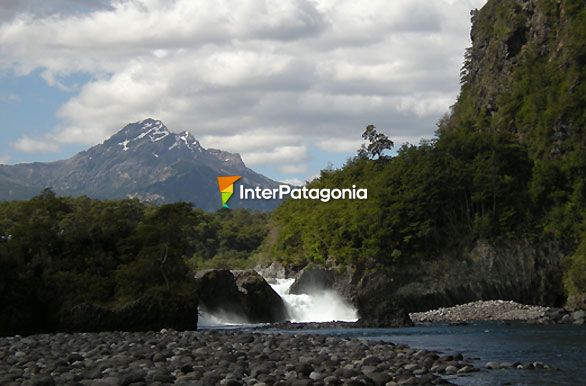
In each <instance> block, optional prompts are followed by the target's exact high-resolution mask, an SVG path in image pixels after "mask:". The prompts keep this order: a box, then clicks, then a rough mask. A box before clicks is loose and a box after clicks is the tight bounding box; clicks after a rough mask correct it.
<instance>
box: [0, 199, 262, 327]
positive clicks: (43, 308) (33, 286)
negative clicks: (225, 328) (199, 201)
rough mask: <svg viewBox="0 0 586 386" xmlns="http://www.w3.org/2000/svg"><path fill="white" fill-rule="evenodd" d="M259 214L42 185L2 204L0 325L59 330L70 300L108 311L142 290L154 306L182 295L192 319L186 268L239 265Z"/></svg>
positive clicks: (255, 236) (256, 232)
mask: <svg viewBox="0 0 586 386" xmlns="http://www.w3.org/2000/svg"><path fill="white" fill-rule="evenodd" d="M265 217H266V214H262V213H256V214H254V213H251V212H248V211H244V210H232V211H230V210H220V211H218V212H216V213H214V214H210V213H207V212H204V211H203V210H201V209H195V208H193V207H192V206H191V204H187V203H177V204H168V205H162V206H153V205H147V204H143V203H140V202H139V201H138V200H122V201H98V200H91V199H89V198H87V197H81V198H61V197H56V196H55V194H54V193H53V192H52V191H50V190H46V191H44V192H43V194H41V195H40V196H37V197H35V198H33V199H32V200H30V201H21V202H2V203H0V233H2V235H3V238H2V242H0V305H1V308H2V312H1V315H2V317H0V333H2V334H5V333H10V332H11V331H16V332H21V333H22V332H27V331H52V330H54V329H67V328H70V327H69V326H70V323H72V322H73V321H72V320H68V319H71V313H72V310H75V307H79V306H80V305H84V304H85V305H91V306H92V307H94V306H99V307H105V308H107V309H118V308H120V307H124V306H125V305H128V304H132V303H133V302H134V301H136V300H138V299H142V298H144V297H145V296H148V297H150V299H151V300H152V301H153V302H155V303H156V304H157V305H160V304H167V303H168V302H172V301H179V300H178V299H180V300H181V299H183V300H184V301H185V302H186V304H189V305H191V306H192V307H191V308H186V309H185V310H184V312H189V313H191V314H192V317H191V318H190V319H189V322H190V323H193V317H194V315H193V313H194V312H195V311H194V310H195V308H194V306H193V304H195V305H197V295H196V294H195V293H194V281H193V271H194V270H195V269H197V268H203V267H206V266H207V265H206V264H214V265H216V266H231V267H237V266H238V265H239V264H241V262H242V261H243V260H242V259H244V258H246V257H248V256H250V254H251V253H252V252H253V251H254V250H255V249H256V248H257V247H258V245H259V244H260V243H261V241H262V240H263V238H264V237H265V235H266V233H267V230H266V219H265ZM179 306H181V304H179ZM149 307H151V306H150V305H149ZM151 311H152V310H151ZM153 317H155V316H153ZM132 322H133V321H132V320H129V323H132ZM170 325H172V324H170ZM117 327H118V328H121V327H122V326H117ZM146 327H150V326H146ZM189 327H190V328H193V327H194V326H193V325H190V326H189ZM71 328H74V327H71ZM83 328H84V329H87V328H89V327H87V324H85V325H84V327H83ZM126 328H128V329H132V328H133V326H131V325H128V326H126ZM138 328H139V329H140V328H145V327H142V326H141V327H138ZM150 328H152V327H150Z"/></svg>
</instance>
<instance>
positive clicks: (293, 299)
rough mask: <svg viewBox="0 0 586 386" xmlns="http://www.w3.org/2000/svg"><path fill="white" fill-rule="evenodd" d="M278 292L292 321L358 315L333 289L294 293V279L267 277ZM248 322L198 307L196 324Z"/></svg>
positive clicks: (352, 318)
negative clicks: (290, 289) (291, 289)
mask: <svg viewBox="0 0 586 386" xmlns="http://www.w3.org/2000/svg"><path fill="white" fill-rule="evenodd" d="M266 280H267V282H268V283H269V285H270V286H271V287H272V288H273V290H274V291H275V292H276V293H277V294H279V296H280V297H281V298H282V299H283V302H284V303H285V307H287V311H288V312H289V316H290V317H291V322H299V323H308V322H332V321H340V322H355V321H357V320H358V314H357V312H356V310H355V309H354V307H353V306H352V305H351V304H350V303H348V302H347V301H346V300H345V299H343V298H342V297H341V296H340V295H338V293H336V292H335V291H332V290H320V291H315V292H314V293H310V294H301V295H294V294H290V293H289V288H290V287H291V285H292V284H293V283H294V282H295V279H266ZM246 324H249V322H248V321H246V320H245V319H244V318H242V317H241V316H238V315H234V314H233V313H230V312H226V311H220V312H216V313H214V314H211V313H208V312H205V311H204V310H199V318H198V323H197V325H198V327H204V328H206V327H212V328H214V327H220V326H238V325H246Z"/></svg>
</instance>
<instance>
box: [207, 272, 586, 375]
mask: <svg viewBox="0 0 586 386" xmlns="http://www.w3.org/2000/svg"><path fill="white" fill-rule="evenodd" d="M293 282H294V279H276V280H271V281H269V283H271V286H272V287H273V289H274V290H275V292H277V293H278V294H279V295H280V296H281V297H282V298H283V301H284V302H285V305H286V307H287V310H288V311H289V314H290V316H291V319H292V320H291V321H294V322H328V321H334V320H337V321H356V320H357V318H358V317H357V313H356V310H355V309H354V308H353V307H352V305H351V304H349V303H348V302H346V301H345V300H344V299H343V298H342V297H341V296H339V295H338V294H337V293H335V292H333V291H320V292H316V293H311V294H304V295H294V294H290V293H289V288H290V287H291V285H292V284H293ZM198 326H199V327H212V328H218V327H222V328H227V327H228V328H240V329H244V330H248V329H250V328H251V327H254V326H250V325H247V324H246V321H245V320H243V319H242V318H241V317H237V316H235V315H230V314H228V313H223V314H218V315H206V314H203V315H200V322H199V323H198ZM262 331H263V332H269V333H270V332H280V333H296V334H299V333H302V334H304V333H307V334H324V335H332V336H339V337H352V338H363V339H373V340H383V341H391V342H394V343H405V344H408V345H410V346H411V347H414V348H422V349H428V350H436V351H440V352H442V353H455V352H459V353H462V354H463V355H464V356H466V357H468V358H473V359H474V365H475V366H476V367H478V368H480V369H481V371H480V372H477V373H471V374H467V375H463V376H457V377H456V376H454V377H452V378H450V381H451V382H453V383H455V384H458V385H474V386H477V385H504V384H508V385H584V386H586V326H575V325H546V326H544V325H533V324H524V323H520V322H516V323H502V322H478V323H471V324H469V325H465V326H450V325H442V324H433V325H417V326H414V327H405V328H387V329H369V328H337V329H318V330H295V331H289V330H278V329H274V330H273V329H269V330H262ZM535 361H539V362H543V363H545V364H547V365H548V366H550V367H552V369H549V370H546V369H536V370H520V369H507V370H504V369H503V370H485V369H484V365H485V364H486V363H487V362H513V363H514V362H521V363H523V364H527V363H529V362H535Z"/></svg>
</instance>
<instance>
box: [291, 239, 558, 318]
mask: <svg viewBox="0 0 586 386" xmlns="http://www.w3.org/2000/svg"><path fill="white" fill-rule="evenodd" d="M564 255H565V251H563V250H562V248H561V247H560V246H559V245H557V244H555V243H545V242H544V243H532V242H529V241H508V242H498V243H496V242H495V243H486V242H478V243H477V244H476V246H475V247H474V248H473V249H472V250H471V251H467V252H460V253H454V255H450V256H448V255H446V256H441V257H439V258H438V259H436V261H435V262H434V264H430V263H429V260H425V261H424V262H422V263H419V264H412V265H410V266H408V267H403V268H398V269H397V270H396V272H395V273H390V272H386V271H385V270H383V269H380V270H376V269H374V268H370V269H365V270H361V269H357V268H355V267H354V268H350V267H347V268H343V269H333V268H325V267H319V266H308V267H306V268H304V269H303V270H301V271H300V272H299V274H298V275H297V278H296V281H295V283H294V284H293V285H292V286H291V289H290V292H291V293H297V294H299V293H311V292H313V291H320V290H335V291H336V292H338V293H339V294H340V295H342V296H343V297H345V298H346V299H347V300H348V301H350V302H351V303H352V304H353V305H354V306H355V307H356V309H357V310H358V314H359V316H360V322H359V323H360V324H362V325H364V326H369V327H391V326H400V325H405V324H406V323H408V315H407V313H411V312H421V311H427V310H431V309H435V308H440V307H450V306H454V305H458V304H465V303H468V302H473V301H476V300H496V299H503V300H512V301H516V302H518V303H522V304H532V305H543V306H558V307H559V306H561V305H562V304H563V303H564V300H565V297H564V289H563V280H562V276H563V267H562V260H563V256H564Z"/></svg>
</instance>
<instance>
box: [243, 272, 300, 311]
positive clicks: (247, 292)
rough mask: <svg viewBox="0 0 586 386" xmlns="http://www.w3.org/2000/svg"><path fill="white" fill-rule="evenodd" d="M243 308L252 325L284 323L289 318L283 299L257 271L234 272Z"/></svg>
mask: <svg viewBox="0 0 586 386" xmlns="http://www.w3.org/2000/svg"><path fill="white" fill-rule="evenodd" d="M233 274H234V278H235V279H236V285H237V286H238V288H239V290H240V292H241V293H242V294H243V295H244V296H241V299H242V300H241V303H242V307H243V308H244V312H245V314H246V315H247V317H248V320H250V321H251V322H252V323H262V322H266V321H271V322H275V321H283V320H287V319H288V318H289V315H288V313H287V310H286V308H285V303H284V302H283V299H281V297H280V296H279V295H278V294H277V293H276V292H275V291H274V290H273V289H272V288H271V286H270V285H269V284H268V283H267V282H266V281H265V279H264V278H263V277H262V276H261V275H259V274H258V273H257V272H256V271H253V270H246V271H234V272H233Z"/></svg>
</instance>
